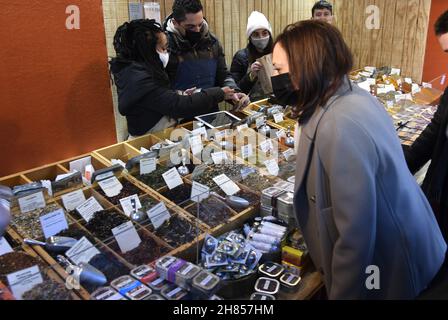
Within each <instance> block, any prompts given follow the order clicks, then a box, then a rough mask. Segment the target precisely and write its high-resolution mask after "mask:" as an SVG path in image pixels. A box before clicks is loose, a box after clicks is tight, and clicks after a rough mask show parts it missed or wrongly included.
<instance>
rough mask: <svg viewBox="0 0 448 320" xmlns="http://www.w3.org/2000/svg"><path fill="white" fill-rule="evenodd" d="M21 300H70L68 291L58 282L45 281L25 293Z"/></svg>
mask: <svg viewBox="0 0 448 320" xmlns="http://www.w3.org/2000/svg"><path fill="white" fill-rule="evenodd" d="M22 298H23V300H47V301H49V300H57V301H61V300H72V299H73V298H72V296H71V293H70V291H68V290H67V289H66V287H65V286H64V285H63V284H62V283H59V282H55V281H53V280H48V281H45V282H43V283H41V284H38V285H37V286H35V287H34V288H33V289H31V290H29V291H27V292H25V293H24V294H23V296H22Z"/></svg>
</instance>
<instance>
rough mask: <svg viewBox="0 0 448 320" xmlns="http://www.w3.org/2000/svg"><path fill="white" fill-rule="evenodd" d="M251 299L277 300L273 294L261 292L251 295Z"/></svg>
mask: <svg viewBox="0 0 448 320" xmlns="http://www.w3.org/2000/svg"><path fill="white" fill-rule="evenodd" d="M250 300H257V301H258V300H259V301H273V300H276V299H275V297H274V296H273V295H271V294H265V293H260V292H255V293H253V294H252V295H251V296H250Z"/></svg>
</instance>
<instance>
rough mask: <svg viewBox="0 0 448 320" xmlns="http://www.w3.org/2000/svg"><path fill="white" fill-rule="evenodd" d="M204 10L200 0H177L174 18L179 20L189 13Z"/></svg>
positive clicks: (174, 6)
mask: <svg viewBox="0 0 448 320" xmlns="http://www.w3.org/2000/svg"><path fill="white" fill-rule="evenodd" d="M202 10H204V8H203V7H202V3H201V1H200V0H175V1H174V3H173V18H174V20H176V21H178V22H182V21H184V20H185V19H186V16H187V14H189V13H198V12H200V11H202Z"/></svg>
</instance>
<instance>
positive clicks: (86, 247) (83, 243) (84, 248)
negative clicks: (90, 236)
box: [65, 237, 100, 265]
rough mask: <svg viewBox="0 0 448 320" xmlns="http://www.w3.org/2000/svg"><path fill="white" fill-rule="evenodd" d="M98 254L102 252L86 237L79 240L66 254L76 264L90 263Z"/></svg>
mask: <svg viewBox="0 0 448 320" xmlns="http://www.w3.org/2000/svg"><path fill="white" fill-rule="evenodd" d="M97 254H100V252H99V251H98V249H97V248H95V246H94V245H93V244H92V243H91V242H90V241H89V240H87V238H86V237H83V238H82V239H81V240H79V241H78V242H77V243H76V244H75V245H74V246H73V247H71V248H70V250H68V251H67V252H66V253H65V255H66V256H67V258H69V259H70V260H71V261H72V262H73V263H74V264H76V265H79V264H80V263H82V262H84V263H89V261H90V260H92V258H93V257H94V256H96V255H97Z"/></svg>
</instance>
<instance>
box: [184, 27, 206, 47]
mask: <svg viewBox="0 0 448 320" xmlns="http://www.w3.org/2000/svg"><path fill="white" fill-rule="evenodd" d="M185 37H186V38H187V40H188V41H190V43H191V44H192V45H195V44H197V43H198V42H199V41H200V40H201V38H202V32H194V31H190V30H186V31H185Z"/></svg>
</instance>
